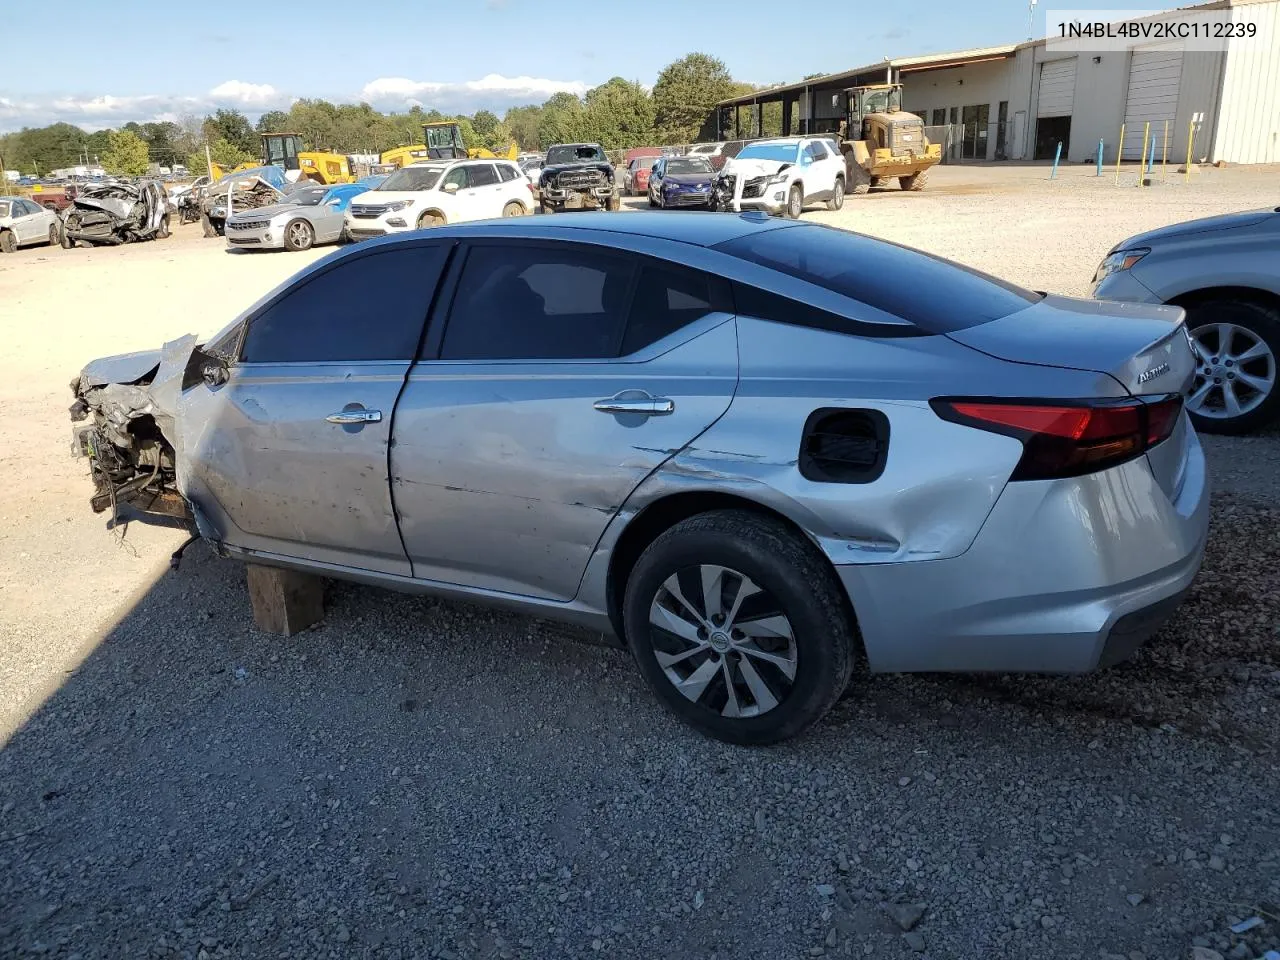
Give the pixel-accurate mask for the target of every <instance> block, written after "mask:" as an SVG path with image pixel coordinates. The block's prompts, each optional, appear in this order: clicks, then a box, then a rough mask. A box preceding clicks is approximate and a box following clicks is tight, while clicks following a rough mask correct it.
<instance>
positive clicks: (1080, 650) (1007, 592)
mask: <svg viewBox="0 0 1280 960" xmlns="http://www.w3.org/2000/svg"><path fill="white" fill-rule="evenodd" d="M1184 320H1185V315H1184V313H1183V311H1182V310H1180V309H1176V308H1171V307H1165V306H1156V305H1147V304H1135V303H1100V302H1097V301H1080V300H1072V299H1070V298H1066V297H1058V296H1051V295H1045V294H1041V293H1036V292H1033V291H1030V290H1024V289H1022V288H1020V287H1017V286H1014V285H1012V284H1008V283H1005V282H1004V281H1001V280H999V279H997V278H994V277H991V276H988V275H986V274H982V273H979V272H977V271H974V270H971V269H969V268H967V267H963V266H960V265H958V264H955V263H951V262H949V261H946V260H942V259H939V258H937V257H933V256H930V255H928V254H925V253H922V252H920V251H916V250H911V249H909V248H906V247H901V246H897V245H895V244H891V243H887V242H884V241H881V240H876V239H874V238H871V237H866V236H861V235H858V234H853V233H846V232H844V231H841V230H835V229H833V228H830V227H824V226H820V225H818V224H813V223H803V222H796V221H793V220H783V219H776V218H770V217H768V216H765V215H763V214H760V213H747V214H741V215H737V216H730V215H725V216H716V217H711V216H708V217H692V216H689V217H681V216H675V215H668V214H661V213H650V212H638V213H634V214H631V215H629V216H625V217H617V216H613V215H611V214H608V213H597V214H591V213H587V214H583V215H581V216H579V217H570V218H562V217H516V218H508V219H496V220H489V221H486V222H477V223H466V224H448V225H441V226H439V227H437V228H435V229H433V230H430V231H417V232H412V233H406V234H403V235H400V236H396V237H384V238H380V239H376V240H371V241H369V242H367V243H363V244H359V245H356V246H352V247H349V248H347V249H346V250H343V251H341V252H338V253H336V254H333V255H331V256H329V257H325V258H324V259H322V260H319V261H317V262H315V263H313V264H311V265H309V266H308V267H307V268H305V269H304V270H303V271H301V272H300V273H299V274H298V275H297V276H295V277H294V278H292V279H291V280H289V281H287V282H286V283H284V284H282V285H281V286H279V287H277V288H276V289H275V290H273V291H272V292H271V293H269V294H268V295H267V296H265V297H264V298H263V299H261V300H260V301H258V302H257V303H256V304H254V305H253V306H252V307H250V308H249V309H248V310H247V311H246V312H245V313H244V314H242V315H241V316H240V317H238V318H237V319H235V320H234V321H232V322H231V323H230V324H229V325H228V326H227V327H226V328H224V329H223V330H222V331H221V332H220V333H219V334H217V335H216V336H214V337H213V338H212V339H211V340H210V341H208V342H207V343H206V344H204V345H200V344H199V343H198V341H197V338H196V337H194V336H188V337H184V338H181V339H178V340H174V341H172V342H171V343H169V344H167V345H165V346H164V348H163V349H161V350H159V351H153V352H150V353H144V354H131V355H128V356H124V357H116V358H108V359H105V360H99V361H95V362H93V363H91V364H89V365H88V366H87V367H85V369H84V370H83V371H82V373H81V374H80V376H79V377H78V378H77V379H76V380H75V382H74V383H73V384H72V390H73V393H74V404H73V406H72V408H71V416H72V419H73V421H75V423H74V427H73V429H74V438H75V442H74V449H75V451H76V452H77V453H80V454H82V455H84V456H86V457H87V458H88V463H89V469H90V473H91V476H92V477H93V482H94V491H93V495H92V498H93V499H92V504H93V507H94V509H96V510H100V511H107V510H111V511H113V513H115V512H116V511H120V510H122V509H123V508H124V505H129V506H130V507H132V508H133V509H136V510H141V511H144V512H149V513H154V514H161V515H164V516H175V515H177V516H182V517H187V518H189V520H190V523H191V524H192V525H193V527H194V529H195V530H196V531H197V532H198V534H199V535H200V536H201V537H202V538H203V539H204V540H205V541H207V542H208V543H209V544H210V545H211V546H212V547H213V549H214V550H215V551H216V552H217V553H218V554H219V555H221V556H224V557H232V558H237V559H241V560H245V561H249V562H252V563H255V564H260V565H266V566H274V567H283V568H288V569H293V570H298V571H302V572H304V573H308V574H311V575H314V576H319V577H328V578H337V579H346V580H353V581H358V582H362V583H366V584H371V585H375V586H381V587H385V588H389V589H395V590H401V591H407V592H413V593H423V594H432V595H439V596H447V597H453V598H456V599H460V600H467V601H473V602H484V603H490V604H494V605H498V606H502V607H506V608H509V609H514V610H517V611H520V612H523V613H526V614H531V615H534V616H538V617H545V618H548V619H556V620H562V621H566V622H570V623H575V624H578V625H580V626H584V627H587V628H588V629H592V630H594V631H598V632H600V633H603V634H605V635H606V636H614V637H617V638H620V642H622V643H625V644H626V645H627V646H628V647H629V648H630V650H631V653H632V654H633V656H634V658H635V660H636V662H637V664H638V666H639V668H640V670H641V672H642V673H643V675H644V677H645V679H646V680H647V682H648V684H649V686H650V687H651V689H652V690H653V692H654V694H655V696H657V697H658V698H659V699H660V700H661V701H662V702H663V704H664V705H665V706H666V707H667V708H668V709H670V710H671V711H672V712H673V713H674V714H676V715H677V716H678V717H680V718H681V719H682V720H684V721H685V722H687V723H688V724H690V725H691V726H693V727H695V728H696V729H698V730H700V731H702V732H703V733H705V734H707V735H709V736H712V737H716V738H719V739H722V740H726V741H730V742H735V743H747V744H759V743H768V742H774V741H778V740H782V739H785V738H787V737H790V736H793V735H795V734H797V733H799V732H800V731H801V730H803V729H804V728H805V727H807V726H808V725H809V724H811V723H813V722H814V721H816V720H818V719H819V718H820V717H822V716H823V715H824V714H825V713H826V712H827V711H828V710H829V709H830V708H831V707H832V706H833V705H834V704H835V703H836V701H837V699H838V698H839V697H840V696H841V694H842V693H843V692H844V691H845V689H846V687H847V685H848V684H849V681H850V677H851V675H852V672H853V671H854V669H855V666H858V665H861V664H864V663H865V665H866V666H867V667H868V668H869V669H870V670H871V671H874V672H909V671H965V672H968V671H996V672H1002V673H1004V672H1009V673H1013V672H1034V673H1079V672H1085V671H1089V670H1093V669H1096V668H1099V667H1105V666H1109V665H1111V664H1113V663H1116V662H1118V661H1120V660H1123V659H1125V658H1126V657H1128V656H1130V655H1131V654H1133V653H1134V651H1135V650H1137V648H1138V647H1139V646H1140V645H1141V644H1142V643H1143V642H1144V641H1145V640H1146V639H1147V638H1148V637H1149V636H1151V635H1152V633H1154V632H1155V631H1156V630H1157V629H1159V627H1160V626H1161V625H1162V624H1163V623H1164V622H1165V621H1166V620H1167V619H1168V618H1169V617H1170V616H1171V615H1172V614H1173V611H1174V610H1175V609H1176V608H1177V606H1178V604H1179V602H1180V600H1181V598H1182V596H1183V594H1184V593H1185V592H1186V590H1187V589H1188V587H1189V586H1190V584H1191V581H1192V579H1193V578H1194V577H1195V575H1196V573H1197V571H1198V569H1199V567H1200V563H1201V559H1202V557H1203V553H1204V548H1205V541H1206V534H1207V528H1208V512H1209V498H1208V486H1207V478H1206V472H1205V458H1204V454H1203V452H1202V450H1201V447H1200V443H1199V441H1198V439H1197V437H1196V433H1195V430H1194V429H1193V428H1192V425H1191V423H1190V422H1189V420H1188V418H1187V415H1186V412H1185V411H1184V409H1183V395H1184V392H1185V390H1186V389H1187V387H1188V385H1189V384H1190V383H1191V381H1192V378H1193V376H1194V375H1195V371H1196V362H1195V357H1194V354H1193V351H1192V345H1191V343H1190V341H1189V340H1188V336H1187V332H1186V327H1185V325H1184ZM486 682H489V683H494V682H498V683H500V682H502V681H501V677H500V676H498V675H494V676H490V677H489V678H488V679H487V680H486Z"/></svg>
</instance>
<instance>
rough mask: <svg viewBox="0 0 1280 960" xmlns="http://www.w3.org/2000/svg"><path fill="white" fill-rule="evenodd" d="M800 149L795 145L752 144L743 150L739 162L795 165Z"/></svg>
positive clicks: (739, 155)
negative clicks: (769, 162) (773, 161)
mask: <svg viewBox="0 0 1280 960" xmlns="http://www.w3.org/2000/svg"><path fill="white" fill-rule="evenodd" d="M799 151H800V148H799V146H798V145H797V144H794V143H752V144H750V145H748V146H745V147H743V148H742V152H741V153H739V154H738V159H739V160H776V161H778V162H779V163H795V162H796V154H797V153H799Z"/></svg>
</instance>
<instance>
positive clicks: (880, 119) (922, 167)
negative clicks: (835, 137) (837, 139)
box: [840, 83, 942, 194]
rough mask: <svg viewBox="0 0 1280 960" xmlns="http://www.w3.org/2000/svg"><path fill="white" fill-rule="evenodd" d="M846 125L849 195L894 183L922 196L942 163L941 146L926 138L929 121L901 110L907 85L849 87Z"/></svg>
mask: <svg viewBox="0 0 1280 960" xmlns="http://www.w3.org/2000/svg"><path fill="white" fill-rule="evenodd" d="M845 93H846V94H847V95H848V98H849V115H848V117H847V119H846V120H845V122H844V123H843V124H841V127H842V130H841V143H840V152H841V153H843V154H844V163H845V174H846V176H845V184H846V187H845V189H846V190H847V191H848V192H849V193H854V194H857V193H866V192H867V191H868V190H869V189H870V188H871V187H872V186H875V185H878V184H880V183H883V182H884V181H885V180H887V179H889V178H890V177H897V178H898V186H900V187H901V188H902V189H903V190H921V189H923V188H924V184H925V180H926V179H927V178H928V170H929V168H930V167H932V166H935V165H937V164H939V163H941V162H942V145H941V144H938V143H930V142H929V138H928V137H926V136H925V135H924V120H923V119H921V118H920V117H917V116H916V115H915V114H914V113H907V112H906V111H904V110H903V109H902V84H900V83H882V84H877V85H875V86H867V87H850V88H849V89H848V90H846V91H845Z"/></svg>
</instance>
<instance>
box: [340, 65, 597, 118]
mask: <svg viewBox="0 0 1280 960" xmlns="http://www.w3.org/2000/svg"><path fill="white" fill-rule="evenodd" d="M586 92H587V85H586V84H585V83H583V82H582V81H581V80H549V79H547V78H545V77H525V76H522V77H504V76H502V75H501V74H498V73H490V74H488V75H487V76H484V77H481V78H480V79H479V80H466V81H463V82H461V83H441V82H439V81H434V80H410V79H409V78H408V77H379V78H378V79H377V80H371V81H369V82H368V83H366V84H365V85H364V88H363V89H362V90H361V91H360V99H361V100H365V101H367V102H368V103H371V104H372V105H373V106H375V107H377V108H379V109H381V110H404V109H407V108H408V107H413V106H422V107H434V108H436V109H438V110H443V111H460V112H463V113H472V112H474V111H475V110H479V109H481V108H485V109H489V110H505V109H506V108H507V107H513V106H520V105H522V104H526V103H541V102H542V101H543V100H545V99H547V98H548V97H550V96H551V95H552V94H555V93H572V94H576V95H577V96H582V94H584V93H586Z"/></svg>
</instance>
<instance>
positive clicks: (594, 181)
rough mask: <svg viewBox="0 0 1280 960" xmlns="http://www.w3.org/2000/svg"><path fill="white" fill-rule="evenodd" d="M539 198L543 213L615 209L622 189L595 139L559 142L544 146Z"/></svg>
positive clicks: (619, 200) (619, 204)
mask: <svg viewBox="0 0 1280 960" xmlns="http://www.w3.org/2000/svg"><path fill="white" fill-rule="evenodd" d="M538 200H539V202H540V203H541V205H542V212H543V213H558V212H559V211H561V210H617V209H619V208H620V207H621V206H622V190H621V186H620V184H619V183H618V178H617V176H616V175H615V173H614V169H613V164H611V163H610V162H609V158H608V157H607V156H605V152H604V150H603V149H602V148H601V146H600V145H599V144H598V143H562V144H558V145H556V146H554V147H550V148H549V149H548V150H547V160H546V163H545V164H544V165H543V167H542V171H541V173H540V175H539V177H538Z"/></svg>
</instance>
